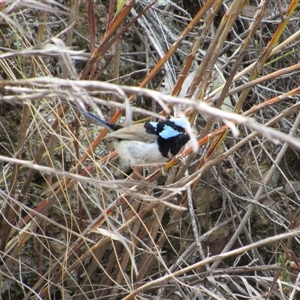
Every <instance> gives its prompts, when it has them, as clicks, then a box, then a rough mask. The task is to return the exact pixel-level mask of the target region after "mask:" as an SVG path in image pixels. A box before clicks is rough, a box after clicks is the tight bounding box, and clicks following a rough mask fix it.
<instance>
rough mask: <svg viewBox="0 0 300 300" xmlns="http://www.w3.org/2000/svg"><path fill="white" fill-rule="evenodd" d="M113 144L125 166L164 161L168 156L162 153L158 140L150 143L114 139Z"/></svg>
mask: <svg viewBox="0 0 300 300" xmlns="http://www.w3.org/2000/svg"><path fill="white" fill-rule="evenodd" d="M113 146H114V148H115V150H116V151H117V152H118V154H119V157H120V160H121V162H122V164H123V165H124V166H132V165H138V164H147V163H163V162H166V161H168V158H166V157H164V156H162V155H161V153H160V151H159V150H158V145H157V142H154V143H151V144H148V143H144V142H140V141H128V140H122V141H113Z"/></svg>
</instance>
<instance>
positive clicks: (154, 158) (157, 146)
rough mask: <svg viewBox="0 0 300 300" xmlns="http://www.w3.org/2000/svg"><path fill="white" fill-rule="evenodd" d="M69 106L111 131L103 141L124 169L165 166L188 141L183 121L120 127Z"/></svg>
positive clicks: (164, 121)
mask: <svg viewBox="0 0 300 300" xmlns="http://www.w3.org/2000/svg"><path fill="white" fill-rule="evenodd" d="M63 103H66V101H63ZM70 104H71V105H72V107H73V108H74V109H76V110H77V111H79V112H80V113H81V114H83V115H84V116H85V117H86V118H88V119H90V120H92V121H94V122H95V123H96V124H99V125H101V126H103V127H105V128H107V129H109V130H110V131H112V132H111V133H109V134H108V135H106V137H105V139H106V140H107V141H111V142H112V145H113V148H114V149H115V151H116V152H117V153H118V155H119V159H120V162H121V165H123V166H124V167H132V166H137V165H147V164H153V163H166V162H167V161H168V160H170V159H171V158H172V157H174V156H176V155H177V154H178V153H179V152H180V150H181V149H182V148H183V146H184V145H185V144H186V143H187V142H188V141H189V140H190V136H189V134H188V132H187V129H188V127H189V126H190V123H189V122H188V121H187V120H186V119H183V118H171V119H166V120H159V121H156V122H155V121H149V122H145V123H138V124H132V125H130V126H128V127H123V126H122V125H119V124H113V123H109V122H107V121H105V120H102V119H101V118H99V117H98V116H96V115H94V114H92V113H90V112H88V111H86V110H82V109H80V108H78V107H77V106H76V105H75V104H73V103H70Z"/></svg>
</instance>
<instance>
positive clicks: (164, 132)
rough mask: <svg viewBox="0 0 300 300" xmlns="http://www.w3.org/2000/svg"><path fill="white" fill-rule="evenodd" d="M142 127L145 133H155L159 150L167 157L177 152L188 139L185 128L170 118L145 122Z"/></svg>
mask: <svg viewBox="0 0 300 300" xmlns="http://www.w3.org/2000/svg"><path fill="white" fill-rule="evenodd" d="M144 127H145V129H146V132H147V133H149V134H155V135H157V144H158V148H159V151H160V153H161V154H162V155H163V156H164V157H167V158H171V157H172V156H175V155H176V154H178V152H179V151H180V149H181V148H182V147H183V146H184V145H185V144H186V143H187V142H188V141H189V139H190V136H189V135H188V134H187V133H186V131H185V128H183V127H181V126H179V125H177V124H176V123H174V122H173V121H172V120H165V121H160V122H146V123H145V125H144Z"/></svg>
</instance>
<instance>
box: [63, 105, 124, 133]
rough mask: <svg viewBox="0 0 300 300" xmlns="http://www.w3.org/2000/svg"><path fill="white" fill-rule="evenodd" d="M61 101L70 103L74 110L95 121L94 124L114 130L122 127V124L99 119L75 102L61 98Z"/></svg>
mask: <svg viewBox="0 0 300 300" xmlns="http://www.w3.org/2000/svg"><path fill="white" fill-rule="evenodd" d="M61 102H62V103H63V104H64V105H71V106H72V107H73V108H74V109H75V110H76V111H78V112H79V113H81V114H82V115H83V116H85V117H86V118H88V119H89V120H91V121H93V122H95V123H96V124H99V125H101V126H103V127H105V128H107V129H110V130H113V131H116V130H119V129H121V128H123V126H121V125H118V124H112V123H109V122H106V121H104V120H102V119H100V118H99V117H97V116H96V115H94V114H92V113H90V112H89V111H87V110H83V109H81V108H80V107H78V106H77V105H76V104H75V103H72V101H66V100H61Z"/></svg>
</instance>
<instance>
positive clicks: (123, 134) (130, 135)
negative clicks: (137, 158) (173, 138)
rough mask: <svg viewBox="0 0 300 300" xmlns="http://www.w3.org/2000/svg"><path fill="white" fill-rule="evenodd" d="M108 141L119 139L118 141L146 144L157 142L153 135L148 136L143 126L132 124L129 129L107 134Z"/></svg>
mask: <svg viewBox="0 0 300 300" xmlns="http://www.w3.org/2000/svg"><path fill="white" fill-rule="evenodd" d="M106 139H108V140H114V139H120V140H133V141H141V142H146V143H153V142H155V141H156V140H157V136H156V135H155V134H149V133H147V132H146V129H145V128H144V124H143V123H140V124H133V125H131V126H129V127H124V128H121V129H119V130H116V131H114V132H111V133H109V134H108V135H107V136H106Z"/></svg>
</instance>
